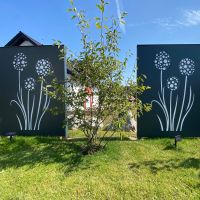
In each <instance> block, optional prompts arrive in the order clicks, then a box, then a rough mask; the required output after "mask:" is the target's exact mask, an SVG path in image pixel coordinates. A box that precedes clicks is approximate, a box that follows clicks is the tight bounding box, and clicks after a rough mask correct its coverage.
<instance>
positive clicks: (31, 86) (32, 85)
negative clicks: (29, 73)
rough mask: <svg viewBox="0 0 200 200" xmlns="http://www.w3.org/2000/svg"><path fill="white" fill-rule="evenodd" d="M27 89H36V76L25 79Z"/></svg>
mask: <svg viewBox="0 0 200 200" xmlns="http://www.w3.org/2000/svg"><path fill="white" fill-rule="evenodd" d="M24 83H25V86H24V87H25V89H26V90H28V91H32V90H34V89H35V79H34V78H27V79H26V80H25V81H24Z"/></svg>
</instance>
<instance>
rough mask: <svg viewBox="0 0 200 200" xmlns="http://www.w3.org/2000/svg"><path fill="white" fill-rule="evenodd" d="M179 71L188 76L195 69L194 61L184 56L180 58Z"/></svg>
mask: <svg viewBox="0 0 200 200" xmlns="http://www.w3.org/2000/svg"><path fill="white" fill-rule="evenodd" d="M179 69H180V73H181V74H182V75H185V76H190V75H192V74H193V73H194V71H195V65H194V61H193V60H191V59H189V58H184V59H182V60H181V62H180V65H179Z"/></svg>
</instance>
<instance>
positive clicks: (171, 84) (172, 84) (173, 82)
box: [167, 76, 179, 91]
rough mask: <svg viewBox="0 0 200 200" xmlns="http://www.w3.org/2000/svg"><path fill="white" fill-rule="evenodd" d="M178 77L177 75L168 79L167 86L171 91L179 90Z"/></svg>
mask: <svg viewBox="0 0 200 200" xmlns="http://www.w3.org/2000/svg"><path fill="white" fill-rule="evenodd" d="M178 83H179V81H178V78H176V77H175V76H173V77H170V78H168V79H167V88H168V89H169V90H171V91H174V90H177V89H178Z"/></svg>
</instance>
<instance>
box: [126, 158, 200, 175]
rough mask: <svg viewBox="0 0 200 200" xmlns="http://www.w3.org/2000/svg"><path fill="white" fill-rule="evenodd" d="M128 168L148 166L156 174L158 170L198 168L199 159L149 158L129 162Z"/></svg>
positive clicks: (199, 166)
mask: <svg viewBox="0 0 200 200" xmlns="http://www.w3.org/2000/svg"><path fill="white" fill-rule="evenodd" d="M128 166H129V169H132V170H134V169H139V168H144V167H145V168H146V167H147V168H149V169H150V171H151V172H152V173H154V174H156V173H157V172H159V171H163V170H167V171H172V170H174V169H179V168H185V169H189V168H193V169H197V170H198V169H200V159H198V158H187V159H185V160H182V159H170V160H151V161H145V162H140V163H129V165H128Z"/></svg>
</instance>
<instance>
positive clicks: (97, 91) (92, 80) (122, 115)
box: [51, 0, 149, 154]
mask: <svg viewBox="0 0 200 200" xmlns="http://www.w3.org/2000/svg"><path fill="white" fill-rule="evenodd" d="M70 2H71V6H72V8H70V9H69V12H71V13H73V15H72V19H73V20H76V21H77V25H78V27H79V30H80V33H81V36H82V37H81V44H82V50H81V52H80V53H79V55H78V56H74V55H73V54H72V53H71V52H70V51H69V49H65V51H64V50H63V49H62V50H61V53H62V56H61V57H63V58H64V57H65V56H66V65H67V67H68V69H70V71H71V76H68V77H67V79H66V84H65V86H63V85H62V84H60V83H58V82H57V81H56V80H54V81H53V83H52V87H53V88H54V90H53V92H51V96H52V97H54V98H57V99H58V100H60V101H62V102H64V103H65V104H66V105H67V107H66V109H67V110H66V112H67V116H68V119H67V124H68V125H69V124H73V125H76V126H77V127H78V128H80V129H81V130H82V131H83V132H84V134H85V136H86V137H87V145H86V146H85V148H84V152H85V153H89V154H91V153H94V152H95V151H97V150H99V149H100V148H102V147H103V146H105V144H106V142H104V144H103V143H102V141H103V139H104V137H105V136H106V135H107V133H108V131H110V130H111V131H113V132H114V131H116V130H117V129H118V128H120V127H121V126H122V125H123V124H125V123H126V119H127V116H128V114H129V113H130V112H132V113H136V112H137V113H138V114H140V113H142V111H143V110H148V109H149V106H148V105H146V104H145V105H144V104H142V102H141V101H140V100H139V98H138V96H139V95H140V94H142V93H143V92H144V91H145V90H146V89H148V87H147V86H145V85H144V84H143V78H142V77H139V78H138V84H136V82H134V80H133V78H132V77H130V78H129V79H128V80H127V81H125V80H124V77H123V74H124V70H125V69H126V65H127V60H128V58H127V57H126V58H124V60H120V59H119V53H120V51H121V50H120V48H119V39H120V32H119V24H120V23H124V17H125V16H126V13H122V15H121V19H119V20H117V19H114V18H112V19H111V20H110V21H109V20H108V19H107V18H105V16H104V13H105V8H106V5H107V4H108V3H107V2H105V1H104V0H100V3H99V4H97V5H96V7H97V9H98V10H99V13H100V14H99V15H100V17H95V18H94V20H95V26H96V29H98V30H99V37H98V40H97V41H96V40H92V39H89V33H88V29H89V28H90V26H91V25H90V24H89V21H88V20H86V17H85V14H84V13H85V12H84V11H78V10H77V9H76V7H75V5H74V2H73V0H71V1H70ZM57 44H58V46H59V47H60V42H57ZM88 96H90V97H92V98H93V99H95V100H94V101H93V103H92V105H91V106H90V107H89V108H84V106H83V105H84V103H85V101H86V99H87V97H88ZM133 97H134V99H135V100H134V102H133V101H131V99H133ZM108 122H109V124H111V125H112V126H108V127H109V128H107V130H106V131H105V132H104V134H103V135H102V134H101V135H100V134H99V130H100V128H101V126H102V124H103V125H104V126H106V123H108Z"/></svg>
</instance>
